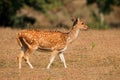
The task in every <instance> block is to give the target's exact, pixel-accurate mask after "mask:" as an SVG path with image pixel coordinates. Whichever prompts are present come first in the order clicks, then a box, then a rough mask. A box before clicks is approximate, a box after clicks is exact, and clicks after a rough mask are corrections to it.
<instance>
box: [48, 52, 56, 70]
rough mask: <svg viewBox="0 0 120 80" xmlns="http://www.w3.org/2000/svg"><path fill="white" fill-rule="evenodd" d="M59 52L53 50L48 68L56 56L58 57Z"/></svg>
mask: <svg viewBox="0 0 120 80" xmlns="http://www.w3.org/2000/svg"><path fill="white" fill-rule="evenodd" d="M57 54H58V51H57V50H55V51H53V52H52V53H51V57H50V62H49V64H48V66H47V69H50V66H51V64H52V63H53V61H54V59H55V57H56V55H57Z"/></svg>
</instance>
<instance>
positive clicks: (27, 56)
mask: <svg viewBox="0 0 120 80" xmlns="http://www.w3.org/2000/svg"><path fill="white" fill-rule="evenodd" d="M24 59H25V61H26V63H27V64H28V65H29V66H30V68H31V69H33V66H32V64H31V63H30V61H29V54H26V53H25V55H24Z"/></svg>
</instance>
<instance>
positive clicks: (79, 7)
mask: <svg viewBox="0 0 120 80" xmlns="http://www.w3.org/2000/svg"><path fill="white" fill-rule="evenodd" d="M75 17H80V18H81V19H82V20H83V21H84V22H85V23H86V24H88V26H90V27H91V28H93V29H108V28H119V27H120V0H0V27H11V28H48V27H49V26H50V27H52V28H55V27H57V28H66V29H69V28H71V25H72V22H71V18H75Z"/></svg>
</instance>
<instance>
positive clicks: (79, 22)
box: [72, 18, 88, 30]
mask: <svg viewBox="0 0 120 80" xmlns="http://www.w3.org/2000/svg"><path fill="white" fill-rule="evenodd" d="M72 21H73V22H74V23H73V28H74V27H77V28H79V29H80V30H87V29H88V26H87V25H86V24H85V23H84V22H83V21H82V20H80V19H79V18H76V19H72Z"/></svg>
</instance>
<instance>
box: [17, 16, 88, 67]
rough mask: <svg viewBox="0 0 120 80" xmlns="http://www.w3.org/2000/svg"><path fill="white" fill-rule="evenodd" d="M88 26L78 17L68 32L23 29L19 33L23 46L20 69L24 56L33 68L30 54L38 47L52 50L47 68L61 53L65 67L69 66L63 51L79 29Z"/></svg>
mask: <svg viewBox="0 0 120 80" xmlns="http://www.w3.org/2000/svg"><path fill="white" fill-rule="evenodd" d="M87 28H88V26H87V25H86V24H85V23H84V22H83V21H82V20H80V19H79V18H76V19H74V20H73V26H72V29H71V30H70V31H69V32H66V33H63V32H60V31H46V30H22V31H21V32H19V33H18V35H17V42H18V44H19V46H20V47H21V52H20V54H19V55H18V56H17V59H18V63H19V69H21V62H22V58H23V59H24V60H25V61H26V63H27V64H28V65H29V66H30V68H33V66H32V64H31V63H30V61H29V55H30V53H32V52H33V51H34V50H37V49H43V50H50V51H51V57H50V62H49V64H48V66H47V69H49V68H50V66H51V64H52V63H53V61H54V59H55V57H56V56H57V55H59V57H60V59H61V61H62V62H63V64H64V67H65V68H67V65H66V62H65V58H64V55H63V53H64V52H65V50H66V49H67V46H68V44H69V43H71V42H72V41H74V40H75V39H76V38H77V37H78V33H79V30H86V29H87Z"/></svg>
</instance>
